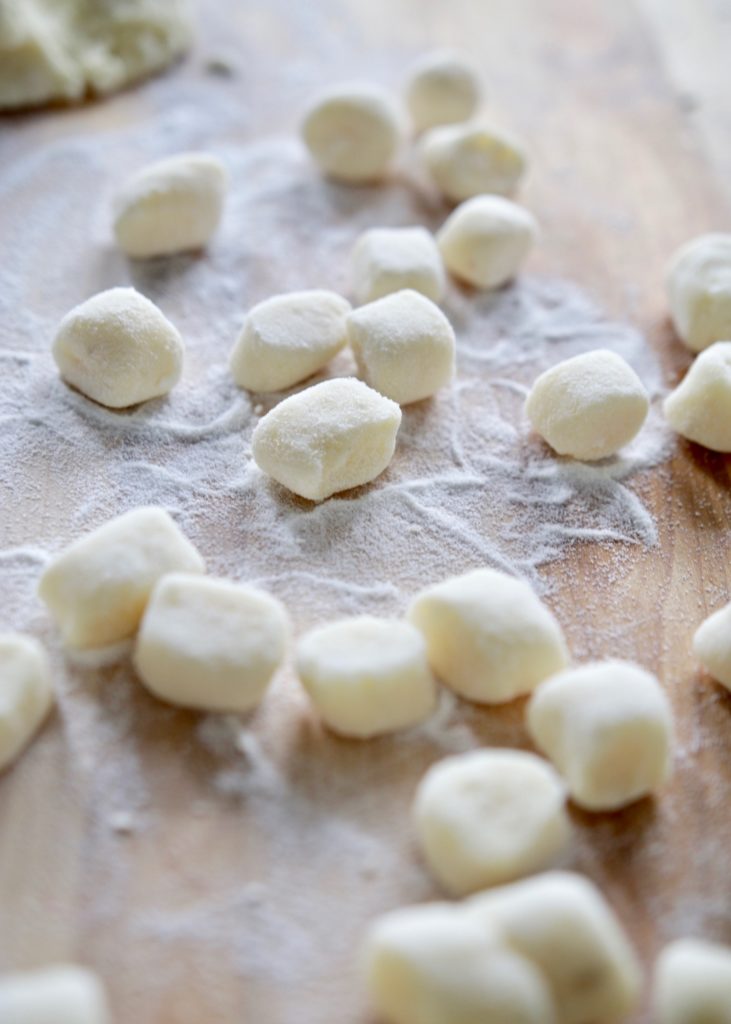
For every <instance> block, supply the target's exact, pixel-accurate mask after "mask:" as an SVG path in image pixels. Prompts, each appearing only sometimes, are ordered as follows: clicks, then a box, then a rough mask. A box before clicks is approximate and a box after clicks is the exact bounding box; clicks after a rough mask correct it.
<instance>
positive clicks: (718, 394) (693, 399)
mask: <svg viewBox="0 0 731 1024" xmlns="http://www.w3.org/2000/svg"><path fill="white" fill-rule="evenodd" d="M663 412H664V413H665V418H666V419H667V421H668V423H669V424H670V426H671V427H672V428H673V430H677V432H678V433H679V434H681V435H682V436H683V437H685V438H687V439H688V440H689V441H695V443H696V444H701V445H703V447H704V448H710V449H711V451H714V452H731V341H717V342H716V343H715V344H714V345H710V346H709V347H708V348H707V349H705V350H704V351H703V352H701V354H700V355H699V356H698V358H697V359H696V360H695V362H694V363H693V364H692V366H691V367H690V369H689V370H688V372H687V373H686V375H685V377H684V378H683V379H682V381H681V382H680V384H678V386H677V388H676V389H675V390H674V391H671V393H670V394H669V395H668V397H667V398H666V399H665V402H664V403H663Z"/></svg>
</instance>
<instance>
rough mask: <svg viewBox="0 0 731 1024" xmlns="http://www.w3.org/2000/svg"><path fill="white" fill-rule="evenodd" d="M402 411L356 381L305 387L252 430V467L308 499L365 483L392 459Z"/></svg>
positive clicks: (335, 381) (324, 382)
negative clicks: (253, 463) (254, 463)
mask: <svg viewBox="0 0 731 1024" xmlns="http://www.w3.org/2000/svg"><path fill="white" fill-rule="evenodd" d="M400 424H401V410H400V409H399V407H398V406H397V405H396V403H395V402H392V401H390V399H388V398H384V397H383V395H379V394H378V392H377V391H373V389H372V388H369V387H368V386H367V385H366V384H363V382H362V381H359V380H355V378H354V377H339V378H337V379H335V380H326V381H323V382H322V384H315V385H314V387H311V388H306V389H305V390H304V391H300V392H299V393H298V394H296V395H292V396H291V397H290V398H285V399H284V401H283V402H280V403H279V405H277V406H275V407H274V408H273V409H272V410H271V412H268V413H267V414H266V416H264V417H263V418H262V419H261V420H260V421H259V423H258V424H257V426H256V429H255V430H254V434H253V437H252V440H251V449H252V453H253V456H254V460H255V462H256V464H257V465H258V466H259V468H260V469H262V470H263V471H264V472H265V473H268V474H269V476H271V477H273V478H274V479H275V480H277V481H278V482H279V483H280V484H283V486H284V487H288V488H289V490H290V491H294V493H295V494H299V495H300V496H301V497H303V498H309V499H310V501H323V500H324V499H325V498H329V497H330V495H331V494H335V493H337V492H338V491H346V490H348V489H349V488H351V487H359V486H360V485H361V484H367V483H368V482H369V481H370V480H374V479H375V478H376V477H377V476H379V475H380V474H381V473H382V472H383V471H384V469H385V468H386V466H387V465H388V464H389V462H390V461H391V459H392V457H393V453H394V449H395V447H396V434H397V433H398V428H399V426H400Z"/></svg>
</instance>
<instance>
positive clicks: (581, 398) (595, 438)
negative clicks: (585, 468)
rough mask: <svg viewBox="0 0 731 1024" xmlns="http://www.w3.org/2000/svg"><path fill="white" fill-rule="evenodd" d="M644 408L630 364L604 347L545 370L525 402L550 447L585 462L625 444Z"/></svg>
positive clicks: (643, 392)
mask: <svg viewBox="0 0 731 1024" xmlns="http://www.w3.org/2000/svg"><path fill="white" fill-rule="evenodd" d="M649 409H650V399H649V397H648V395H647V391H646V390H645V386H644V384H643V383H642V381H641V380H640V378H639V377H638V376H637V374H636V373H635V371H634V370H633V369H632V367H631V366H630V365H629V363H626V362H625V360H624V359H622V357H621V356H618V355H617V353H616V352H610V351H609V349H603V348H598V349H594V350H593V351H592V352H584V353H583V354H582V355H580V356H573V357H572V358H571V359H564V361H563V362H561V363H557V364H556V365H555V366H552V367H551V368H550V369H549V370H546V371H545V373H542V374H541V375H540V377H538V378H537V379H536V381H535V382H534V384H533V387H532V388H531V390H530V394H529V395H528V400H527V401H526V403H525V411H526V414H527V416H528V419H529V420H530V421H531V424H532V425H533V429H534V430H535V431H536V432H537V433H538V434H540V435H541V437H542V438H543V439H544V441H547V442H548V444H550V446H551V447H552V448H553V450H554V451H556V452H558V454H559V455H571V456H572V457H573V458H575V459H582V460H584V461H586V462H592V461H594V460H596V459H605V458H607V456H609V455H614V454H615V452H617V451H619V449H620V448H622V447H623V445H625V444H628V443H629V442H630V441H631V440H632V438H633V437H635V435H636V434H637V433H638V431H639V430H640V428H641V426H642V424H643V423H644V422H645V420H646V418H647V413H648V412H649Z"/></svg>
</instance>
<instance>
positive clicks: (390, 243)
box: [350, 227, 444, 305]
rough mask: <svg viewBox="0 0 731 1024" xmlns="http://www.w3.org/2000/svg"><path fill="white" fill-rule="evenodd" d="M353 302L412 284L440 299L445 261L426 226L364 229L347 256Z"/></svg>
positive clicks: (374, 297) (442, 289)
mask: <svg viewBox="0 0 731 1024" xmlns="http://www.w3.org/2000/svg"><path fill="white" fill-rule="evenodd" d="M350 266H351V282H352V287H353V292H354V294H355V300H356V302H357V303H358V304H359V305H361V304H362V303H364V302H374V301H375V300H376V299H382V298H383V296H384V295H390V294H392V292H399V291H401V290H402V289H404V288H413V290H414V291H416V292H421V294H422V295H425V296H426V297H427V299H431V300H432V301H433V302H439V300H440V299H441V298H442V295H443V293H444V265H443V263H442V257H441V254H440V252H439V248H438V246H437V243H436V241H435V240H434V236H433V235H432V234H431V232H429V231H427V230H426V228H420V227H413V228H371V229H370V230H368V231H364V232H363V234H362V235H360V237H359V238H358V240H357V241H356V243H355V246H354V247H353V252H352V254H351V257H350Z"/></svg>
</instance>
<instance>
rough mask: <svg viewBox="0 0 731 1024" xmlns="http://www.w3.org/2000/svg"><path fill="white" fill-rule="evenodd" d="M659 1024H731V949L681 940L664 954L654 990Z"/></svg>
mask: <svg viewBox="0 0 731 1024" xmlns="http://www.w3.org/2000/svg"><path fill="white" fill-rule="evenodd" d="M652 1009H653V1016H652V1019H653V1021H654V1022H655V1024H731V948H729V947H728V946H720V945H717V944H716V943H713V942H704V941H701V940H698V939H679V940H678V941H677V942H671V943H670V945H668V946H666V947H665V949H663V951H662V952H661V954H660V956H659V957H658V959H657V962H656V964H655V976H654V981H653V990H652Z"/></svg>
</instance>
